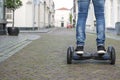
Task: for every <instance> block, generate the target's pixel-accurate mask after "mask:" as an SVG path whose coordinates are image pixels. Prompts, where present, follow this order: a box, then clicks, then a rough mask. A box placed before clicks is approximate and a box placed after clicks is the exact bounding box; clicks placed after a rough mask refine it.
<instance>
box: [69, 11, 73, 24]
mask: <svg viewBox="0 0 120 80" xmlns="http://www.w3.org/2000/svg"><path fill="white" fill-rule="evenodd" d="M69 21H70V24H72V14H71V13H70V14H69Z"/></svg>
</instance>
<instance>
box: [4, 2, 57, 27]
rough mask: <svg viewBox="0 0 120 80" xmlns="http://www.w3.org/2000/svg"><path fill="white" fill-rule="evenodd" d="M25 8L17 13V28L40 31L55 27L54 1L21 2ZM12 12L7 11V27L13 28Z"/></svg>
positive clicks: (21, 8)
mask: <svg viewBox="0 0 120 80" xmlns="http://www.w3.org/2000/svg"><path fill="white" fill-rule="evenodd" d="M21 1H22V3H23V6H22V7H20V8H19V9H17V10H16V11H15V26H16V27H20V28H25V29H40V28H44V27H49V26H54V13H55V10H54V2H53V0H21ZM12 14H13V13H12V11H10V10H7V11H6V18H7V21H8V24H7V26H12V22H13V21H12V18H13V16H12Z"/></svg>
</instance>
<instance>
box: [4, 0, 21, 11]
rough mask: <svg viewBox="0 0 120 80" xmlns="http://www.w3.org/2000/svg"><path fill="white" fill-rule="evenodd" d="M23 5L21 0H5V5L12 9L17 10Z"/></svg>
mask: <svg viewBox="0 0 120 80" xmlns="http://www.w3.org/2000/svg"><path fill="white" fill-rule="evenodd" d="M21 6H22V1H21V0H5V7H6V8H8V9H11V10H16V9H17V8H19V7H21Z"/></svg>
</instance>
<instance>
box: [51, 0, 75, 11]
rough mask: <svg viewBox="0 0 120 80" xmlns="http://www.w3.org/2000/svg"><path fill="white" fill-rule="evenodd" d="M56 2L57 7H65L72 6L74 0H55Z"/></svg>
mask: <svg viewBox="0 0 120 80" xmlns="http://www.w3.org/2000/svg"><path fill="white" fill-rule="evenodd" d="M53 1H54V3H55V9H58V8H61V7H65V8H68V9H70V8H72V6H73V0H53Z"/></svg>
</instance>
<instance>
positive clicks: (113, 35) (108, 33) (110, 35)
mask: <svg viewBox="0 0 120 80" xmlns="http://www.w3.org/2000/svg"><path fill="white" fill-rule="evenodd" d="M86 32H87V33H91V34H96V31H93V30H86ZM106 37H107V38H111V39H115V40H120V35H117V34H116V32H115V31H110V30H106Z"/></svg>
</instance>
